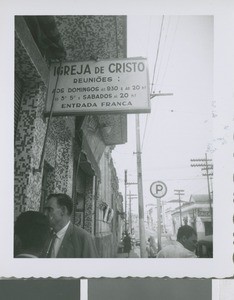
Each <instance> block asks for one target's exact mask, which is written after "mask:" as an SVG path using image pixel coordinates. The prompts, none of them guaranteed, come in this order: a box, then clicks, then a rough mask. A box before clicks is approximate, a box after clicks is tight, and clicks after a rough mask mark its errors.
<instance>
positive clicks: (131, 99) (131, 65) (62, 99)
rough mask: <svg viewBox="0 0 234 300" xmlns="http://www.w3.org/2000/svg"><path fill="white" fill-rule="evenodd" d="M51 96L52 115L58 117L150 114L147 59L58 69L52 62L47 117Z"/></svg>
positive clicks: (66, 65) (73, 64)
mask: <svg viewBox="0 0 234 300" xmlns="http://www.w3.org/2000/svg"><path fill="white" fill-rule="evenodd" d="M58 75H59V77H58ZM57 77H58V83H57V87H56V89H55V86H56V80H57ZM54 93H55V99H54V105H53V113H54V114H57V115H72V114H75V115H76V114H84V113H90V114H93V113H105V112H107V113H121V112H123V113H147V112H150V102H149V81H148V67H147V60H146V59H144V58H128V59H121V60H120V59H116V60H103V61H88V62H64V63H62V64H61V66H60V64H59V63H54V64H52V65H51V68H50V80H49V87H48V94H47V104H46V113H47V114H48V113H49V112H50V109H51V103H52V99H53V95H54Z"/></svg>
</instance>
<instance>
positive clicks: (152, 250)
mask: <svg viewBox="0 0 234 300" xmlns="http://www.w3.org/2000/svg"><path fill="white" fill-rule="evenodd" d="M146 251H147V253H148V258H155V257H156V255H157V246H156V243H155V239H154V237H153V236H150V237H149V238H148V245H147V247H146Z"/></svg>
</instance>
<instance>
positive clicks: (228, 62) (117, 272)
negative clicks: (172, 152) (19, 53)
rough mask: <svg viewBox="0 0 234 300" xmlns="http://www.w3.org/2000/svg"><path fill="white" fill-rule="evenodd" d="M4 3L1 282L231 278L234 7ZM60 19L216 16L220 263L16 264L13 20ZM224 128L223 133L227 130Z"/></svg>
mask: <svg viewBox="0 0 234 300" xmlns="http://www.w3.org/2000/svg"><path fill="white" fill-rule="evenodd" d="M31 4H32V2H30V1H27V0H22V1H19V2H17V1H13V0H8V1H5V0H3V1H2V2H1V21H2V22H1V24H2V26H1V29H0V30H1V40H2V47H1V53H2V55H1V57H2V59H3V62H2V64H3V65H2V69H1V81H0V82H1V84H2V93H1V96H2V99H1V103H2V104H1V105H2V106H1V111H0V122H1V126H0V128H1V141H2V147H1V166H2V176H1V191H2V194H1V196H2V199H1V203H2V205H1V207H2V209H1V211H0V240H1V246H0V257H1V264H0V265H1V267H0V276H1V277H6V278H9V277H15V278H31V277H34V278H48V277H53V278H60V277H75V278H99V277H109V278H116V277H129V276H130V277H142V278H144V277H149V276H150V277H171V278H184V277H193V278H211V277H212V278H225V277H230V276H233V261H232V257H233V223H232V219H233V192H234V189H233V173H234V158H233V153H234V149H233V129H234V125H233V123H234V99H233V98H234V78H233V73H234V55H233V53H234V42H233V36H234V24H233V20H234V5H233V1H231V0H230V1H229V0H224V1H221V0H220V1H209V0H206V1H204V0H203V1H186V0H178V1H160V0H159V1H139V2H138V1H137V2H136V1H127V0H125V1H123V0H120V1H116V2H113V3H111V2H110V1H97V2H95V1H89V0H86V1H77V2H74V1H71V0H66V1H61V0H60V1H58V0H57V1H54V0H53V1H44V0H41V1H38V2H36V3H33V5H31ZM27 14H28V15H29V14H31V15H43V14H47V15H56V14H58V15H59V14H63V15H65V14H67V15H71V14H72V15H74V14H77V15H78V14H79V15H81V14H86V15H91V14H94V15H95V14H96V15H97V14H104V15H105V14H107V15H108V14H111V15H113V14H122V15H129V14H138V15H141V14H145V15H153V14H155V15H162V14H165V15H166V14H168V15H213V16H214V57H215V58H214V95H215V99H214V100H215V102H216V110H217V115H218V117H217V118H216V119H215V120H214V134H215V139H216V140H217V141H219V139H220V138H224V139H225V143H224V144H221V143H220V144H219V143H217V151H216V152H215V153H214V239H213V241H214V257H213V258H212V259H189V260H187V259H160V260H158V259H156V260H155V259H144V258H142V259H139V258H138V259H134V258H133V259H128V260H126V259H120V258H114V259H104V258H102V259H49V260H48V259H14V258H13V211H14V200H13V186H14V182H13V177H14V176H13V174H14V166H13V134H12V133H13V131H14V130H13V123H14V122H13V109H14V100H13V99H14V42H13V41H14V38H13V36H14V16H15V15H27ZM224 127H225V129H224Z"/></svg>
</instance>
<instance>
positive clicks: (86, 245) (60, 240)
mask: <svg viewBox="0 0 234 300" xmlns="http://www.w3.org/2000/svg"><path fill="white" fill-rule="evenodd" d="M72 209H73V202H72V199H71V198H70V197H69V196H68V195H66V194H51V195H49V196H48V198H47V203H46V205H45V215H46V216H47V217H48V220H49V222H50V226H51V227H52V228H53V231H54V233H53V237H52V238H51V241H50V244H49V247H48V250H47V254H46V257H54V258H94V257H98V254H97V250H96V246H95V242H94V240H93V237H92V236H91V235H90V234H89V233H88V232H87V231H85V230H84V229H82V228H79V227H78V226H76V225H74V224H72V223H71V220H70V218H71V214H72Z"/></svg>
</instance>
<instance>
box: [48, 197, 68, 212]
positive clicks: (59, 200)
mask: <svg viewBox="0 0 234 300" xmlns="http://www.w3.org/2000/svg"><path fill="white" fill-rule="evenodd" d="M51 198H56V199H57V203H58V205H60V206H66V208H67V212H68V215H69V216H70V215H71V214H72V210H73V201H72V199H71V198H70V197H69V196H68V195H66V194H50V195H49V196H48V198H47V200H50V199H51Z"/></svg>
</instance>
